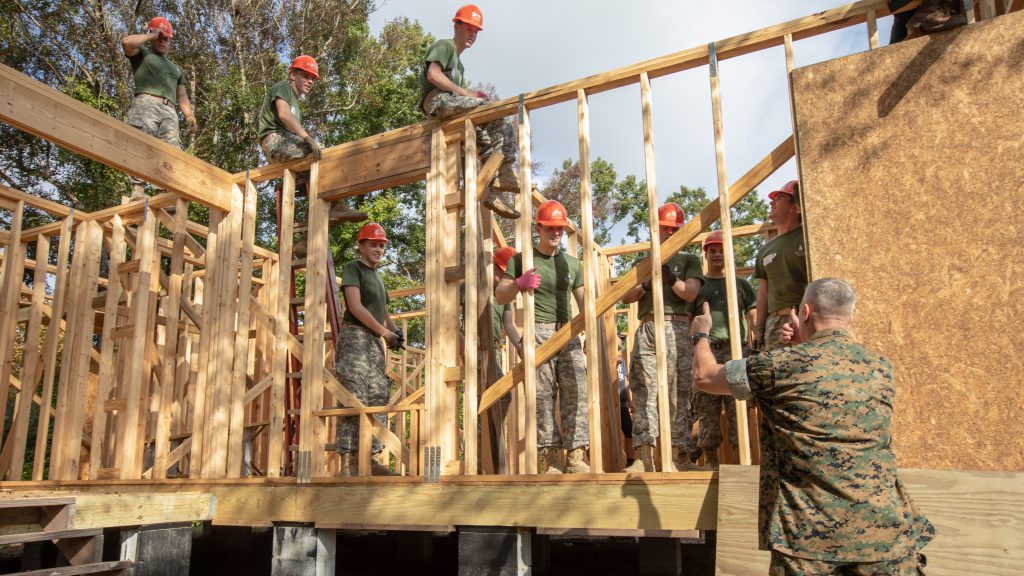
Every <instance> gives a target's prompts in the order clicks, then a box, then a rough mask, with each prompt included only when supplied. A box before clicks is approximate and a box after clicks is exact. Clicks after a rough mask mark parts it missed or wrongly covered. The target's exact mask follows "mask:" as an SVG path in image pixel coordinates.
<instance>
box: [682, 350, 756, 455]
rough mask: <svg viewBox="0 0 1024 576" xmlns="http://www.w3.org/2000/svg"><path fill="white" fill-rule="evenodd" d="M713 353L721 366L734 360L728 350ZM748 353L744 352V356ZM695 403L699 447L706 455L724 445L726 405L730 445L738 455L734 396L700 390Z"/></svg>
mask: <svg viewBox="0 0 1024 576" xmlns="http://www.w3.org/2000/svg"><path fill="white" fill-rule="evenodd" d="M711 352H712V353H713V354H714V355H715V360H717V361H718V363H719V364H725V363H726V362H728V361H729V360H732V353H731V352H730V351H729V349H728V348H723V349H721V350H719V349H716V348H714V347H712V348H711ZM745 355H746V351H744V356H745ZM693 403H694V405H695V407H696V409H697V410H696V412H697V418H698V422H699V423H700V430H699V432H698V433H697V445H698V446H700V447H701V449H702V450H704V453H705V454H707V453H708V452H714V451H715V450H718V447H719V446H721V445H722V421H721V414H722V405H723V404H724V405H725V417H726V420H727V421H728V423H729V444H730V445H731V446H732V447H733V454H738V450H739V439H738V438H737V435H736V434H737V432H736V400H735V399H734V398H733V397H732V396H719V395H718V394H708V393H707V392H701V391H700V390H694V391H693Z"/></svg>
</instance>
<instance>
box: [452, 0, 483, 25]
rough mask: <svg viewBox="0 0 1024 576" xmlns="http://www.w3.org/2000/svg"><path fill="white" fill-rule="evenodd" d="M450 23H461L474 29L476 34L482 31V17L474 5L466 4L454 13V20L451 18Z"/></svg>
mask: <svg viewBox="0 0 1024 576" xmlns="http://www.w3.org/2000/svg"><path fill="white" fill-rule="evenodd" d="M452 22H462V23H463V24H466V25H468V26H471V27H473V28H476V30H477V32H479V31H481V30H483V29H484V15H483V13H482V12H480V8H477V5H476V4H466V5H465V6H463V7H462V8H459V9H458V11H457V12H455V18H452Z"/></svg>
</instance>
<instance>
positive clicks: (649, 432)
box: [629, 320, 694, 452]
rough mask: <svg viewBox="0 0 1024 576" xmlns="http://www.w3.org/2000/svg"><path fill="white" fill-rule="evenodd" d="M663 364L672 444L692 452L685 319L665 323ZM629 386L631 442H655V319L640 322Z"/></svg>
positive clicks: (689, 358)
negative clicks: (630, 394) (631, 411)
mask: <svg viewBox="0 0 1024 576" xmlns="http://www.w3.org/2000/svg"><path fill="white" fill-rule="evenodd" d="M665 347H666V348H667V350H666V352H667V353H666V354H665V365H666V366H667V367H668V374H667V380H668V398H669V414H670V418H671V421H672V447H673V448H682V449H684V450H685V451H686V452H693V450H694V445H693V436H692V433H693V432H692V431H693V415H692V412H691V410H690V408H691V407H690V399H691V397H692V391H693V378H692V375H691V373H690V371H691V368H692V366H693V357H692V355H691V354H692V351H691V350H690V348H691V346H690V325H689V323H688V322H683V321H678V320H677V321H671V322H665ZM632 354H633V355H632V361H631V362H630V369H629V389H630V390H631V391H632V392H633V445H634V446H641V445H645V444H651V445H653V444H654V441H655V439H656V438H657V437H658V436H659V427H658V424H659V421H658V377H657V374H658V353H657V351H656V350H655V348H654V322H653V321H647V322H644V323H642V324H640V327H639V328H637V330H636V335H635V341H634V343H633V352H632Z"/></svg>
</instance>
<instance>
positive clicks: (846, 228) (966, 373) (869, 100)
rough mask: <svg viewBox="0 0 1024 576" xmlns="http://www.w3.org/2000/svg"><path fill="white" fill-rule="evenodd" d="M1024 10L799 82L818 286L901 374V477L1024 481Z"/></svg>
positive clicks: (846, 61) (800, 75) (837, 65)
mask: <svg viewBox="0 0 1024 576" xmlns="http://www.w3.org/2000/svg"><path fill="white" fill-rule="evenodd" d="M1022 61H1024V14H1021V13H1014V14H1009V15H1006V16H1002V17H999V18H996V19H995V20H992V21H989V22H983V23H980V24H977V25H972V26H968V27H965V28H960V29H957V30H954V31H950V32H947V33H943V34H938V35H933V36H929V37H925V38H920V39H916V40H913V41H908V42H904V43H901V44H898V45H895V46H890V47H886V48H883V49H880V50H873V51H870V52H864V53H861V54H856V55H853V56H849V57H847V58H842V59H838V60H832V61H828V62H824V63H821V64H816V65H814V66H809V67H806V68H801V69H797V70H795V71H794V72H793V75H792V84H793V93H794V98H795V110H796V120H797V136H798V149H799V154H800V157H801V167H802V182H803V187H804V190H805V198H804V203H805V211H806V213H805V222H806V228H807V236H808V242H809V243H808V250H809V253H810V256H809V258H810V264H811V267H812V271H813V275H814V276H815V277H818V278H820V277H825V276H838V277H841V278H845V279H847V280H849V281H850V282H851V283H852V284H853V286H854V288H855V289H856V290H857V292H858V295H859V302H858V304H857V319H856V323H855V325H854V328H855V333H856V335H857V336H858V338H859V339H860V340H861V341H863V342H864V343H865V344H866V345H867V346H868V347H870V348H872V349H874V350H877V351H878V352H880V353H882V354H884V355H885V356H887V357H888V358H889V359H890V360H891V361H892V362H893V364H894V366H895V370H896V383H897V396H896V420H895V426H894V430H895V438H894V443H895V448H896V452H897V457H898V461H899V463H900V465H901V466H915V467H929V468H947V469H961V470H1003V471H1010V470H1013V471H1020V470H1024V436H1022V435H1021V434H1020V426H1019V423H1020V422H1021V421H1022V419H1024V403H1022V401H1021V399H1022V397H1024V336H1022V333H1021V330H1020V326H1021V321H1022V318H1024V300H1022V299H1021V297H1020V294H1021V293H1022V292H1021V291H1022V289H1024V275H1022V272H1024V248H1022V247H1021V244H1020V242H1021V238H1022V237H1024V224H1022V223H1021V220H1020V218H1018V217H1017V215H1019V214H1020V213H1021V212H1022V211H1024V194H1022V191H1024V161H1022V160H1024V138H1022V133H1024V101H1022V100H1021V99H1020V95H1021V94H1022V93H1024V74H1022V73H1021V67H1020V66H1021V62H1022Z"/></svg>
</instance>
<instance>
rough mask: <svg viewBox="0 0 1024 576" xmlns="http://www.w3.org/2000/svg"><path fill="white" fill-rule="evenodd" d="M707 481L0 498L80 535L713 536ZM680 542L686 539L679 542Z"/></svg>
mask: <svg viewBox="0 0 1024 576" xmlns="http://www.w3.org/2000/svg"><path fill="white" fill-rule="evenodd" d="M717 476H718V475H717V473H715V472H678V473H654V474H628V475H627V474H601V475H596V474H582V475H565V476H544V475H536V476H516V477H509V476H454V477H446V478H445V479H444V480H443V481H441V482H425V481H424V480H423V479H422V478H419V477H415V478H410V477H395V478H373V479H367V478H332V479H321V480H313V481H311V482H309V483H298V482H296V481H295V479H294V478H283V479H262V478H261V479H243V480H200V481H190V480H164V481H121V480H107V481H89V482H71V481H67V482H5V483H0V498H14V497H19V496H22V497H24V496H27V495H32V496H35V497H38V496H40V495H43V494H48V495H54V494H72V495H74V496H75V498H76V499H77V501H78V510H79V512H78V514H79V517H80V518H81V519H82V520H81V522H82V526H83V527H91V526H123V525H139V524H156V523H166V522H182V521H195V520H212V521H213V523H214V524H221V525H236V526H270V525H272V524H273V523H275V522H301V523H312V524H315V525H317V526H318V527H322V528H339V529H351V530H439V531H446V530H451V529H453V527H455V526H523V527H536V528H540V529H544V530H548V531H555V532H557V531H570V530H571V531H579V530H584V531H586V530H592V531H595V534H596V533H598V532H600V533H601V534H605V535H607V534H611V533H613V532H614V533H622V534H623V535H627V534H628V535H636V534H639V533H644V532H650V533H651V534H652V535H654V534H669V533H683V531H693V530H713V529H714V528H715V516H716V512H717V507H718V480H717ZM687 533H688V532H687Z"/></svg>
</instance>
